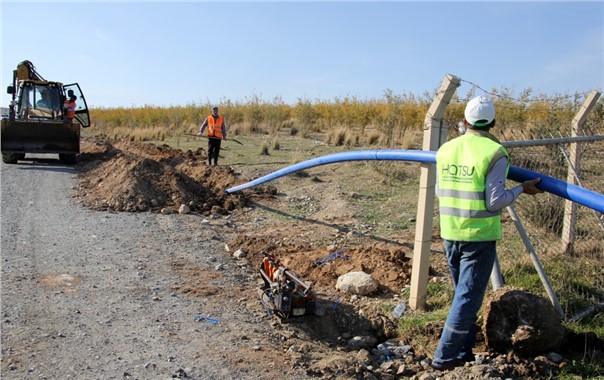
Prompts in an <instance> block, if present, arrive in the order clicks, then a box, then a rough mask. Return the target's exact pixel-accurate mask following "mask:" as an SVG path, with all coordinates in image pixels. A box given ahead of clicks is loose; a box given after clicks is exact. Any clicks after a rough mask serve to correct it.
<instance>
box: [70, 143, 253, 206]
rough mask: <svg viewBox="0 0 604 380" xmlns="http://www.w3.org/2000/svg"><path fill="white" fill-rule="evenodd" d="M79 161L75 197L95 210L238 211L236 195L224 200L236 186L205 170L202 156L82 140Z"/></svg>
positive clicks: (223, 174)
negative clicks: (218, 209)
mask: <svg viewBox="0 0 604 380" xmlns="http://www.w3.org/2000/svg"><path fill="white" fill-rule="evenodd" d="M82 151H83V153H82V154H80V156H79V158H78V169H79V172H80V174H79V178H80V186H79V188H78V189H77V191H76V195H75V196H76V198H78V199H79V200H80V201H81V202H82V203H83V204H84V205H85V206H87V207H89V208H91V209H94V210H113V211H128V212H143V211H155V212H161V211H162V210H163V212H164V213H166V212H170V211H172V212H177V211H178V210H179V208H180V206H181V205H186V206H187V207H188V208H189V209H190V210H191V211H194V212H200V213H204V212H210V211H211V210H212V208H213V207H220V208H222V209H224V210H226V211H231V210H233V209H235V208H237V207H241V206H242V198H241V196H240V195H229V194H225V193H224V190H226V189H227V188H229V187H231V186H232V185H233V183H235V182H236V177H235V175H234V173H233V170H232V169H231V168H229V167H209V166H207V165H205V162H206V153H205V150H203V149H202V148H199V149H198V150H197V151H195V152H193V151H190V150H189V151H186V152H183V151H181V150H179V149H172V148H170V147H169V146H166V145H164V146H156V145H151V144H138V143H133V142H129V141H117V142H108V141H102V140H92V139H84V140H83V141H82Z"/></svg>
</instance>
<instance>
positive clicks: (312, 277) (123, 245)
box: [2, 137, 568, 379]
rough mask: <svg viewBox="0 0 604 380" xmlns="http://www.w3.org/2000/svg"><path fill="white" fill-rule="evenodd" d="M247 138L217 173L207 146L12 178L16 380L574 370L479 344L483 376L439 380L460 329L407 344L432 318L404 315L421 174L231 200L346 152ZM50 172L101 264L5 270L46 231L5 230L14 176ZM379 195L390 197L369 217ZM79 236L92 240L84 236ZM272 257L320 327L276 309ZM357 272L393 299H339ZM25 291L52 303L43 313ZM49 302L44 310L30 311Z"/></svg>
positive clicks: (283, 187)
mask: <svg viewBox="0 0 604 380" xmlns="http://www.w3.org/2000/svg"><path fill="white" fill-rule="evenodd" d="M238 138H239V137H238ZM240 140H244V145H242V146H241V147H240V146H239V145H237V144H235V143H234V142H232V141H227V142H225V144H224V145H223V147H224V150H223V152H222V154H221V156H222V158H221V159H220V162H219V164H220V165H219V166H209V165H208V164H207V159H206V157H207V156H206V153H205V141H204V140H196V139H194V138H191V139H187V141H182V142H180V143H179V145H180V148H171V147H169V146H167V145H161V144H160V145H158V144H143V143H133V142H129V141H106V140H102V139H98V138H86V139H84V140H83V142H82V154H81V155H80V156H79V162H78V164H77V165H76V167H74V168H67V169H63V168H62V167H61V166H60V164H55V163H52V162H51V161H49V160H44V159H41V160H37V161H36V160H33V161H26V162H24V163H20V164H18V165H16V166H10V167H9V166H7V165H3V170H2V184H3V189H2V190H3V203H2V204H3V209H2V213H3V214H2V216H3V245H2V248H3V258H4V260H3V261H4V263H3V264H4V267H3V273H2V285H3V293H2V296H3V297H2V304H3V305H2V306H3V321H2V329H3V332H2V377H3V378H6V379H25V378H32V379H33V378H49V379H55V378H56V379H59V378H61V379H63V378H85V379H87V378H91V379H92V378H138V379H159V378H170V377H172V378H174V377H178V378H195V379H225V378H232V379H283V378H291V379H302V378H325V379H356V378H360V379H371V378H376V379H394V378H416V379H430V378H437V377H440V378H475V379H482V378H543V377H548V376H553V374H555V373H556V372H557V371H558V370H559V369H560V368H562V367H564V366H565V365H566V364H568V359H560V360H557V358H555V357H554V358H552V357H548V356H547V355H546V353H544V355H541V356H538V357H528V358H521V357H519V356H518V355H516V354H514V353H504V354H500V353H494V352H489V351H488V350H487V348H486V347H485V345H484V340H483V339H481V338H482V337H481V336H479V341H478V344H477V347H476V350H475V351H476V353H478V354H479V357H480V360H478V361H477V362H472V363H468V364H466V365H465V366H463V367H460V368H456V369H455V370H452V371H445V372H443V371H435V370H433V369H431V368H430V366H429V363H430V358H431V354H432V352H433V350H434V347H435V345H436V343H437V341H438V337H439V334H440V330H441V328H442V325H443V323H444V315H443V316H442V318H439V319H438V320H436V321H433V322H429V323H427V326H424V328H423V329H422V331H423V333H422V335H421V336H413V335H401V334H400V329H399V324H401V323H404V319H405V316H406V315H407V316H408V315H410V314H412V313H420V311H417V312H416V311H413V310H410V308H409V307H407V311H406V314H405V315H404V316H403V317H402V318H401V319H400V320H397V319H395V318H393V317H392V315H391V312H392V309H393V308H394V307H395V306H396V305H397V304H398V303H405V304H406V305H407V306H408V301H409V300H408V297H409V285H410V279H411V268H412V260H411V256H412V253H413V246H414V234H415V213H416V208H417V189H418V181H419V166H418V165H417V164H407V163H400V164H396V166H392V164H388V163H381V164H382V165H383V166H385V168H384V167H377V166H376V164H375V163H369V162H355V163H342V164H335V165H327V166H321V167H317V168H313V169H309V170H305V171H303V172H299V173H296V174H292V175H290V176H286V177H282V178H280V179H277V180H275V181H272V182H270V183H267V184H266V185H262V186H259V187H256V188H253V189H249V190H245V191H243V192H240V193H235V194H225V192H224V190H226V189H228V188H231V187H233V186H235V185H238V184H241V183H244V182H247V181H249V180H252V179H255V178H258V177H260V176H262V175H265V174H267V173H270V172H273V171H275V170H278V169H280V168H283V167H286V166H288V165H291V164H294V163H295V162H298V161H300V160H305V159H310V158H314V157H317V156H319V155H321V154H323V153H329V151H328V150H324V149H329V147H327V146H325V144H323V143H322V142H321V141H320V140H316V141H314V143H313V144H314V145H315V146H316V149H315V148H310V149H308V150H300V149H297V148H295V147H296V146H297V145H296V144H297V143H296V142H295V140H291V141H290V140H284V141H282V144H281V147H280V148H279V149H278V151H277V150H273V151H271V153H269V154H268V155H265V156H262V155H260V148H259V147H255V148H253V149H252V148H250V147H249V146H247V147H245V143H246V141H245V139H240ZM238 149H239V151H238ZM244 149H249V150H248V151H247V152H245V153H244ZM284 157H287V158H284ZM57 165H58V166H57ZM15 167H16V168H17V169H21V170H17V169H15ZM44 168H46V170H49V171H63V170H64V171H66V173H67V174H69V175H70V181H73V182H70V187H69V188H67V189H66V190H67V191H66V193H65V194H64V195H65V197H66V198H68V202H69V205H70V206H67V203H64V204H63V203H61V204H63V206H62V208H63V209H67V208H68V207H69V208H70V210H71V207H73V210H72V211H70V212H73V213H79V214H78V215H80V214H81V215H83V216H82V217H81V218H83V219H82V224H86V225H87V226H86V227H85V228H86V229H87V233H88V234H89V235H87V236H89V237H90V239H91V240H94V241H92V242H90V244H89V245H88V249H89V251H88V252H86V251H81V250H80V249H78V247H77V246H73V247H72V248H70V249H72V250H73V251H72V252H67V254H66V253H65V252H62V253H61V254H57V255H55V256H52V257H54V264H53V262H52V260H51V258H48V260H49V261H50V262H51V264H50V265H47V264H42V263H43V262H44V263H46V261H45V260H46V259H44V260H42V259H41V258H40V255H41V254H42V253H37V254H36V255H38V256H37V258H36V259H35V260H34V261H36V262H37V264H36V265H34V266H33V269H32V267H31V266H27V265H26V264H24V263H21V262H20V261H19V260H17V259H16V258H15V257H11V256H10V255H8V256H7V255H6V254H5V252H7V250H11V251H12V250H14V251H15V252H16V251H17V248H18V247H19V245H20V244H25V243H22V242H21V241H20V240H19V239H23V240H27V239H28V238H27V237H28V236H29V238H30V239H34V238H35V236H33V235H32V233H35V232H36V231H33V230H35V229H31V230H32V231H33V232H32V231H27V233H26V231H21V230H19V226H16V227H11V228H14V229H15V231H13V230H11V231H5V226H4V224H5V221H4V218H5V217H10V218H15V217H13V216H9V214H8V212H9V210H8V209H7V208H10V207H11V206H10V205H9V204H8V203H5V198H4V197H5V194H7V190H6V189H7V186H8V185H6V184H8V183H9V182H10V181H11V178H10V176H13V177H14V176H18V175H24V173H25V172H27V171H34V170H43V169H44ZM23 169H26V170H23ZM29 169H31V170H29ZM8 170H10V171H8ZM7 176H8V178H7ZM394 186H396V187H397V188H393V187H394ZM401 189H403V190H405V191H401ZM372 192H373V194H372ZM375 193H379V194H380V196H381V197H382V198H381V199H379V202H376V203H370V202H375V199H376V197H375ZM400 193H403V194H406V195H401V194H400ZM378 198H379V197H378ZM32 202H33V204H37V203H36V202H38V201H37V200H36V201H34V200H32V201H30V205H31V204H32ZM368 205H369V206H371V207H370V208H371V209H369V210H368V209H367V207H368ZM23 207H25V208H26V207H27V204H26V205H25V206H23ZM42 208H44V207H42ZM19 212H23V209H21V210H19ZM11 215H12V214H11ZM36 215H37V214H36ZM74 215H75V214H74ZM73 218H74V219H77V220H80V219H79V218H80V216H78V217H77V218H76V217H73ZM48 222H50V220H49V221H48ZM61 223H62V222H61V221H59V220H57V221H56V225H57V226H60V225H61ZM8 228H9V227H6V229H8ZM48 228H50V227H48ZM57 228H58V227H57ZM72 228H73V229H74V230H78V227H77V226H71V227H69V230H67V232H68V233H69V232H71V231H72ZM97 228H98V232H95V229H97ZM81 229H84V227H82V228H81ZM19 231H20V232H19ZM65 232H66V231H62V232H61V233H65ZM50 233H51V232H48V234H50ZM13 236H14V239H13ZM11 239H13V240H11ZM45 239H50V240H52V241H55V240H57V239H58V238H57V236H53V237H52V238H49V237H48V236H46V237H45ZM101 239H103V243H102V244H100V243H99V244H97V243H96V242H97V240H99V241H100V240H101ZM59 240H60V239H59ZM65 240H69V238H68V237H67V236H66V237H65ZM433 242H434V244H433V247H432V252H431V259H430V272H429V275H430V282H431V283H442V284H444V285H446V286H448V287H450V280H449V274H448V269H447V266H446V262H445V260H444V258H443V254H442V253H443V252H442V247H441V245H440V239H439V237H438V231H437V230H435V231H434V236H433ZM62 244H63V242H61V241H55V243H54V245H59V246H61V245H62ZM70 247H71V246H70ZM92 247H96V248H92ZM46 248H47V247H46ZM46 248H39V250H40V252H42V251H44V249H46ZM80 248H81V247H80ZM62 251H64V250H62ZM49 252H52V249H49ZM266 253H270V254H272V255H274V256H275V257H276V258H278V259H279V260H280V261H281V262H282V263H283V265H284V266H286V267H287V268H288V269H289V270H291V271H292V272H294V273H295V274H296V275H297V276H298V277H299V278H301V279H302V280H304V281H306V282H308V283H310V284H312V289H313V290H314V293H315V294H316V296H317V307H316V310H317V312H316V314H313V315H307V316H302V317H291V318H287V319H282V318H279V317H277V316H276V315H275V313H274V312H272V311H271V310H270V307H269V306H270V305H268V304H267V303H266V302H263V299H262V297H261V295H260V292H259V288H260V286H261V285H262V280H261V277H260V275H259V271H258V268H259V266H260V263H261V261H262V258H263V257H264V254H266ZM32 255H33V254H32ZM15 256H17V255H16V253H15ZM84 257H85V258H84ZM12 260H17V261H15V262H13V261H12ZM60 261H61V262H60ZM72 261H73V262H72ZM76 264H77V265H76ZM53 265H58V267H57V268H54V267H53ZM61 265H63V268H67V267H70V268H71V269H70V270H69V271H67V270H66V269H65V270H61V269H59V268H61ZM71 265H73V267H71ZM99 271H101V272H103V273H104V275H100V274H99ZM352 271H363V272H365V273H369V274H371V276H372V277H373V278H374V279H375V280H377V281H378V283H379V288H378V289H377V290H376V291H375V292H373V293H371V294H369V295H353V294H345V293H342V292H339V291H337V290H336V282H337V279H338V277H339V276H341V275H343V274H345V273H348V272H352ZM25 291H30V292H38V293H36V294H37V295H36V296H35V299H34V301H27V296H24V295H23V294H22V292H25ZM99 294H102V296H99ZM35 300H37V303H38V306H31V307H32V310H35V312H33V311H32V310H29V309H28V306H27V302H35ZM40 300H43V301H42V302H40ZM57 305H59V306H57ZM427 307H428V310H429V309H430V301H429V302H428V305H427ZM57 308H58V310H62V311H61V312H56V313H54V314H52V315H62V318H64V320H63V321H64V324H61V323H59V322H58V321H57V320H56V319H52V318H45V312H48V310H55V309H57ZM57 318H59V317H57ZM46 320H47V322H45V321H46ZM59 320H61V319H60V318H59ZM58 323H59V324H58ZM57 324H58V325H57ZM384 344H388V345H390V346H388V347H390V350H388V349H384V348H383V347H384ZM397 347H398V348H397ZM395 351H396V352H398V353H399V354H398V355H395V354H394V352H395ZM565 363H566V364H565Z"/></svg>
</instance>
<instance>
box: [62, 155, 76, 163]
mask: <svg viewBox="0 0 604 380" xmlns="http://www.w3.org/2000/svg"><path fill="white" fill-rule="evenodd" d="M59 160H61V161H63V162H64V163H66V164H67V165H75V164H76V162H77V159H76V155H75V154H59Z"/></svg>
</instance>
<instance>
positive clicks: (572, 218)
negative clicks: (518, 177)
mask: <svg viewBox="0 0 604 380" xmlns="http://www.w3.org/2000/svg"><path fill="white" fill-rule="evenodd" d="M599 97H600V93H599V92H598V91H595V90H594V91H592V92H591V93H590V94H589V95H588V96H587V98H586V99H585V101H584V102H583V105H582V106H581V108H580V109H579V111H578V112H577V114H576V115H575V117H574V118H573V121H572V137H577V136H579V135H581V134H582V133H581V132H582V128H583V123H584V122H585V119H586V118H587V115H589V112H590V111H591V109H592V108H593V107H594V106H595V104H596V102H597V101H598V98H599ZM578 145H579V144H578V143H577V142H572V143H571V144H570V149H569V151H570V152H569V155H568V156H569V157H568V161H569V162H568V166H569V168H568V175H567V177H566V182H568V183H570V184H573V185H575V184H577V182H578V181H580V178H579V177H580V175H581V154H580V150H579V149H578ZM576 218H577V205H576V204H575V203H574V202H573V201H570V200H567V201H565V202H564V221H563V228H562V249H563V252H566V253H571V252H572V251H573V246H574V242H575V238H576V236H575V232H576V229H575V225H576Z"/></svg>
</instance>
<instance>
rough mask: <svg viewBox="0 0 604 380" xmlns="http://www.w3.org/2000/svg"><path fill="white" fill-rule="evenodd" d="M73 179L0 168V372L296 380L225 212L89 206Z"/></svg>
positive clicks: (48, 167)
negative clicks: (206, 215)
mask: <svg viewBox="0 0 604 380" xmlns="http://www.w3.org/2000/svg"><path fill="white" fill-rule="evenodd" d="M46 157H50V158H53V157H52V156H46ZM75 177H76V171H75V169H74V168H72V167H68V166H64V165H62V164H61V163H59V162H58V161H55V160H54V159H42V160H34V161H27V162H20V163H19V164H18V165H5V164H2V167H1V181H2V194H1V195H2V204H1V206H2V209H1V211H2V213H1V217H2V223H1V225H2V246H1V248H2V291H1V296H2V325H1V326H2V378H4V379H42V378H44V379H123V378H136V379H160V378H163V379H165V378H171V377H186V378H194V379H228V378H233V379H245V378H250V379H252V378H254V379H258V378H266V379H270V378H282V376H283V375H287V374H289V375H287V376H288V377H290V378H292V377H293V378H302V377H303V374H300V373H296V372H295V370H293V372H292V371H290V367H291V364H288V363H287V360H286V359H285V360H284V359H283V358H282V357H281V356H282V352H283V349H282V347H281V344H280V340H279V337H278V336H276V337H275V338H274V339H271V336H272V335H274V334H271V331H270V329H271V328H270V325H269V324H268V323H259V321H260V320H261V319H263V318H265V315H264V314H263V313H262V310H261V309H259V308H258V307H257V305H256V303H255V302H253V301H255V300H256V297H255V296H254V297H253V289H254V287H255V283H256V277H255V276H252V275H251V273H252V271H251V269H250V268H247V267H246V264H245V263H241V262H239V263H238V262H236V261H235V260H234V259H232V258H231V255H230V254H229V253H227V252H226V251H225V248H224V246H225V242H227V241H228V240H229V238H230V234H231V233H232V228H231V227H229V224H230V222H229V221H228V219H224V218H218V219H211V220H207V219H206V220H204V219H203V218H200V217H199V216H193V215H178V214H172V215H162V214H158V213H112V212H104V211H90V210H88V209H85V208H83V207H81V206H79V205H78V204H76V203H75V202H74V200H73V199H72V198H71V196H70V194H71V193H72V192H73V189H74V188H75V187H76V185H77V180H76V178H75ZM246 273H249V275H246ZM193 274H194V276H193ZM187 279H190V280H191V281H188V280H187ZM187 293H189V294H187ZM198 316H201V317H211V318H212V319H211V320H210V322H215V321H214V320H216V321H218V323H210V322H207V320H206V321H205V322H204V321H199V320H198V318H197V317H198ZM271 345H273V346H274V347H273V346H271Z"/></svg>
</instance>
